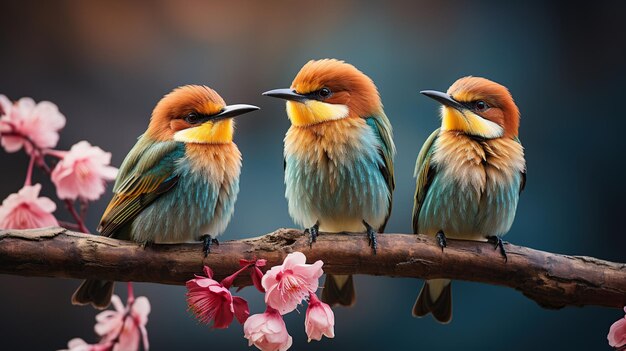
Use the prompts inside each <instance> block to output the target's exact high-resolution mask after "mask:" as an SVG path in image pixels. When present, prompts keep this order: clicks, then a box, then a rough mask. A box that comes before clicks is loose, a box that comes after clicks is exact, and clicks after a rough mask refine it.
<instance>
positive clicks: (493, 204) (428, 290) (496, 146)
mask: <svg viewBox="0 0 626 351" xmlns="http://www.w3.org/2000/svg"><path fill="white" fill-rule="evenodd" d="M421 93H422V94H424V95H426V96H428V97H430V98H432V99H435V100H437V101H438V102H439V103H441V104H442V107H441V118H442V123H441V128H439V129H437V130H435V131H434V132H433V133H432V134H431V135H430V137H428V139H427V140H426V142H425V143H424V146H423V147H422V150H421V151H420V153H419V156H418V158H417V164H416V166H415V176H416V178H417V189H416V192H415V206H414V209H413V232H414V233H416V234H417V233H420V234H427V235H433V236H436V238H437V242H438V243H439V245H440V246H441V248H442V250H443V248H444V247H445V246H446V237H447V238H455V239H464V240H477V241H485V240H487V241H490V242H492V243H494V244H495V247H496V249H497V248H500V252H501V253H502V255H503V256H504V258H505V259H506V252H505V250H504V246H503V245H502V239H501V237H502V236H503V235H504V234H506V232H508V231H509V229H510V228H511V225H512V224H513V219H514V218H515V210H516V208H517V202H518V199H519V195H520V192H521V191H522V189H523V188H524V184H525V183H526V161H525V160H524V148H523V147H522V144H521V143H520V140H519V138H518V128H519V116H520V114H519V110H518V108H517V106H516V105H515V102H514V101H513V97H512V96H511V93H509V91H508V89H507V88H506V87H504V86H502V85H500V84H498V83H495V82H492V81H490V80H487V79H485V78H479V77H471V76H470V77H464V78H461V79H459V80H457V81H456V82H455V83H454V84H452V86H451V87H450V88H449V89H448V92H447V93H441V92H437V91H432V90H425V91H422V92H421ZM428 313H432V314H433V316H434V317H435V319H437V320H438V321H439V322H442V323H447V322H449V321H450V320H451V318H452V293H451V288H450V280H447V279H433V280H428V281H427V282H426V283H425V284H424V286H423V287H422V291H421V292H420V294H419V297H418V298H417V301H416V302H415V306H414V307H413V315H414V316H417V317H421V316H424V315H427V314H428Z"/></svg>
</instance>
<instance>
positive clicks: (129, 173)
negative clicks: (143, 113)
mask: <svg viewBox="0 0 626 351" xmlns="http://www.w3.org/2000/svg"><path fill="white" fill-rule="evenodd" d="M184 154H185V148H184V145H183V144H182V143H178V142H174V141H172V142H169V141H167V142H158V141H152V140H149V139H148V138H147V137H145V136H142V137H140V138H139V141H137V144H135V146H134V147H133V149H132V150H131V151H130V152H129V153H128V156H126V159H125V160H124V162H123V163H122V166H121V167H120V173H119V176H118V178H117V180H116V181H115V186H114V187H113V192H114V195H113V198H112V199H111V202H110V203H109V205H108V206H107V208H106V210H105V211H104V214H103V215H102V219H101V220H100V225H99V226H98V231H99V232H100V234H101V235H106V236H113V235H114V234H115V232H116V231H117V230H118V229H120V228H121V227H123V226H124V225H125V224H127V223H129V222H130V221H132V220H133V219H134V218H135V217H136V216H137V215H138V214H139V213H140V212H141V211H142V210H143V209H144V208H146V207H147V206H148V205H150V203H152V201H154V200H156V199H157V198H158V197H159V196H160V195H161V194H163V193H165V192H167V191H168V190H170V189H172V188H173V187H174V186H175V185H176V183H177V181H178V177H177V176H175V175H174V170H175V167H176V160H178V159H180V158H181V157H183V156H184Z"/></svg>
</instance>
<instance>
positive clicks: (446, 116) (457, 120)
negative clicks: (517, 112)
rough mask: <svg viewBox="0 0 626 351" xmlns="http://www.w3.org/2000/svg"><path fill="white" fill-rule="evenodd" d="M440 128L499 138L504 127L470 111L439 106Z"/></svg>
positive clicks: (488, 137) (502, 133)
mask: <svg viewBox="0 0 626 351" xmlns="http://www.w3.org/2000/svg"><path fill="white" fill-rule="evenodd" d="M441 129H442V130H458V131H461V132H464V133H466V134H469V135H476V136H480V137H483V138H487V139H493V138H499V137H501V136H503V135H504V128H502V127H501V126H499V125H498V124H496V123H494V122H492V121H489V120H487V119H484V118H482V117H480V116H479V115H477V114H475V113H473V112H472V111H469V110H465V111H463V113H461V112H459V111H458V110H457V109H454V108H452V107H448V106H442V107H441Z"/></svg>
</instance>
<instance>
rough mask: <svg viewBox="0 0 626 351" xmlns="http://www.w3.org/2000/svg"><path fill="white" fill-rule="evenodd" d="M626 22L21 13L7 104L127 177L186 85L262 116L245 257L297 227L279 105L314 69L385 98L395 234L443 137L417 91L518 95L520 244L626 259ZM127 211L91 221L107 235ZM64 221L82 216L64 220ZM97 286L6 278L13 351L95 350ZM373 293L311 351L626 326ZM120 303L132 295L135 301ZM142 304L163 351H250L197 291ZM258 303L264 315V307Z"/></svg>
mask: <svg viewBox="0 0 626 351" xmlns="http://www.w3.org/2000/svg"><path fill="white" fill-rule="evenodd" d="M624 5H625V3H624V2H623V1H607V2H605V1H593V2H587V3H576V2H567V3H562V4H559V3H556V2H555V3H552V2H547V1H544V2H516V1H512V2H502V1H478V2H454V1H437V2H426V1H403V2H400V1H384V2H383V1H380V2H361V1H325V0H323V1H315V2H310V1H308V2H298V1H258V2H254V1H225V2H219V3H218V2H205V1H173V0H171V1H159V2H152V1H130V2H129V1H31V0H24V1H3V2H2V9H1V10H0V48H1V51H0V93H1V94H5V95H7V96H8V97H9V98H10V99H13V100H17V99H19V98H20V97H22V96H32V97H33V98H35V100H38V101H39V100H50V101H53V102H55V103H56V104H57V105H58V106H59V108H60V110H61V111H62V113H64V114H65V116H66V117H67V127H66V128H65V129H64V130H63V131H62V133H61V141H60V144H59V148H60V149H68V148H69V147H70V146H71V145H72V144H74V143H75V142H78V141H80V140H88V141H89V142H91V143H92V144H94V145H98V146H100V147H102V148H103V149H105V150H107V151H110V152H112V153H113V164H114V165H116V166H119V165H120V163H121V161H122V160H123V158H124V155H125V154H126V152H127V151H128V150H129V149H130V148H131V146H132V145H133V144H134V142H135V139H136V137H137V136H138V135H139V134H140V133H142V132H143V131H144V130H145V128H146V126H147V123H148V118H149V115H150V112H151V110H152V108H153V106H154V105H155V103H156V102H157V101H158V100H159V99H160V97H162V96H163V94H165V93H167V92H169V91H170V90H171V89H172V88H174V87H176V86H178V85H182V84H189V83H199V84H207V85H209V86H211V87H213V88H214V89H216V90H217V91H218V92H219V93H220V94H221V95H222V96H223V97H224V99H225V100H226V101H227V102H228V103H250V104H255V105H258V106H260V107H261V108H262V110H261V111H259V112H256V113H253V114H250V115H246V116H242V117H241V118H239V119H238V122H237V132H236V135H235V141H236V143H237V144H238V145H239V147H240V149H241V151H242V153H243V157H244V163H243V164H244V166H243V171H242V177H241V192H240V195H239V200H238V202H237V204H236V209H235V217H234V220H233V221H232V222H231V224H230V226H229V227H228V229H227V231H226V233H225V234H224V236H223V237H222V238H221V239H222V240H227V239H238V238H245V237H250V236H256V235H259V234H262V233H266V232H270V231H272V230H274V229H275V228H277V227H285V226H293V223H292V222H291V219H290V218H289V216H288V214H287V204H286V201H285V199H284V196H283V194H284V185H283V158H282V147H283V145H282V139H283V137H284V134H285V132H286V130H287V128H288V127H289V121H288V119H287V117H286V114H285V111H284V105H283V104H282V103H280V102H278V101H276V100H274V99H270V98H266V97H262V96H261V95H260V93H261V92H263V91H266V90H269V89H272V88H282V87H287V86H289V85H290V83H291V80H292V79H293V77H294V76H295V74H296V73H297V71H298V70H299V68H300V67H301V66H302V65H303V64H304V63H305V62H306V61H308V60H309V59H313V58H326V57H334V58H339V59H344V60H346V61H348V62H350V63H352V64H354V65H356V66H357V67H358V68H359V69H361V70H362V71H363V72H365V73H366V74H368V75H369V76H370V77H371V78H372V79H373V80H374V82H376V84H377V86H378V88H379V90H380V94H381V96H382V100H383V102H384V104H385V111H386V113H387V115H388V116H389V118H390V119H391V121H392V124H393V126H394V128H395V141H396V145H397V148H398V154H397V157H396V160H395V172H396V183H397V188H396V192H395V195H394V206H393V213H392V216H391V219H390V222H389V225H388V227H387V229H388V231H389V232H396V233H398V232H404V233H408V232H411V208H412V204H413V192H414V187H415V182H414V179H413V177H412V172H413V167H414V162H415V158H416V156H417V153H418V151H419V149H420V147H421V145H422V143H423V142H424V140H425V139H426V137H427V136H428V135H429V134H430V132H431V131H432V130H434V129H435V128H437V127H438V125H439V123H440V122H439V118H438V112H437V106H436V104H435V103H433V102H432V101H431V100H429V99H427V98H425V97H423V96H420V95H419V94H418V91H419V90H423V89H437V90H445V89H447V87H448V86H449V85H450V84H451V83H452V82H454V81H455V80H456V79H457V78H459V77H461V76H465V75H476V76H484V77H487V78H490V79H492V80H495V81H498V82H500V83H502V84H504V85H506V86H507V87H509V89H510V90H511V92H512V94H513V96H514V97H515V99H516V102H517V103H518V105H519V107H520V109H521V112H522V121H521V128H520V138H521V140H522V143H523V144H524V146H525V148H526V155H527V156H526V157H527V162H528V182H527V186H526V190H525V191H524V193H523V194H522V198H521V201H520V204H519V207H518V212H517V217H516V221H515V223H514V224H513V228H512V229H511V231H510V232H509V234H508V235H507V236H506V240H508V241H510V242H512V243H515V244H519V245H525V246H530V247H533V248H537V249H542V250H547V251H552V252H559V253H566V254H573V255H588V256H594V257H598V258H602V259H607V260H612V261H619V262H624V261H626V257H625V256H626V254H625V251H624V248H625V247H626V235H624V229H623V218H624V210H625V209H626V208H625V206H624V200H623V199H624V198H625V196H626V187H625V186H624V180H623V174H624V171H625V167H626V166H625V165H624V156H623V153H624V151H625V150H626V148H625V146H626V142H625V141H624V134H623V133H624V130H626V122H625V121H626V112H625V111H624V108H623V105H624V94H625V91H624V81H625V79H626V65H625V63H626V21H625V20H624V14H625V13H626V12H625V11H624V10H626V8H625V6H624ZM26 166H27V158H26V157H25V156H24V154H23V153H17V154H6V153H4V152H0V169H1V170H2V172H0V180H1V182H0V198H2V199H3V198H5V197H6V196H8V195H9V194H10V193H12V192H15V191H17V190H18V189H19V188H20V187H21V185H22V184H23V179H24V175H25V170H26ZM39 179H40V178H39ZM40 180H41V179H40ZM41 181H42V182H43V184H44V189H45V190H44V193H45V194H47V195H48V196H52V195H53V194H54V193H53V188H52V187H51V185H50V184H49V183H48V182H47V181H45V180H41ZM108 191H110V187H109V190H108ZM109 198H110V193H109V192H107V194H106V195H105V196H104V197H103V198H102V199H101V200H100V201H98V202H96V203H94V204H93V205H92V207H91V208H90V210H89V217H88V225H89V228H90V229H92V230H95V227H96V225H97V222H98V220H99V217H100V214H101V213H102V211H103V210H104V207H105V206H106V203H107V202H108V200H109ZM57 212H58V215H59V217H61V218H65V219H67V217H66V215H65V212H64V210H63V209H62V207H61V206H59V210H58V211H57ZM382 249H383V250H384V248H382ZM78 283H79V282H78V281H77V280H64V279H47V278H23V277H15V276H7V275H3V276H0V311H1V312H0V316H1V318H0V330H2V338H1V339H0V349H5V350H13V349H24V350H54V349H59V348H63V347H65V345H66V342H67V341H68V340H69V339H71V338H73V337H82V338H84V339H86V340H87V341H90V342H93V341H95V334H94V333H93V324H94V316H95V314H96V312H95V311H94V310H93V309H90V308H79V307H73V306H71V305H70V303H69V297H70V295H71V293H72V292H73V290H74V289H75V287H76V286H77V285H78ZM356 284H357V287H358V292H357V294H358V304H357V305H356V307H354V308H351V309H342V308H337V309H335V314H336V328H335V331H336V335H337V336H336V338H335V339H333V340H323V341H322V342H312V343H310V344H308V343H306V336H305V334H304V327H303V320H304V312H305V310H304V308H302V309H301V311H300V314H298V313H292V314H290V315H288V316H287V318H286V319H287V325H288V328H289V332H290V333H291V335H292V336H293V338H294V346H293V348H292V349H293V350H321V349H339V350H367V349H393V350H420V349H421V350H434V349H436V350H459V349H463V350H484V349H499V350H528V349H552V350H555V349H556V350H562V349H573V350H603V349H607V350H608V349H609V347H608V345H607V342H606V334H607V332H608V328H609V326H610V325H611V324H612V323H613V322H614V321H615V320H617V319H618V318H620V317H623V311H621V310H619V309H608V308H599V307H585V308H572V307H570V308H565V309H562V310H559V311H552V310H545V309H542V308H540V307H539V306H538V305H536V304H535V303H534V302H533V301H531V300H528V299H526V298H525V297H523V296H522V295H521V294H520V293H518V292H516V291H514V290H511V289H507V288H502V287H496V286H491V285H485V284H477V283H468V282H455V283H454V292H453V296H454V319H453V322H452V323H451V324H450V325H446V326H442V325H439V324H437V323H435V322H434V321H433V319H432V318H424V319H414V318H412V317H411V315H410V309H411V307H412V304H413V302H414V299H415V296H416V294H417V292H418V289H419V286H420V285H421V281H419V280H416V279H392V278H384V277H369V276H358V277H356ZM117 291H118V293H119V294H121V295H125V288H124V287H123V286H122V284H118V290H117ZM136 292H137V294H138V295H145V296H147V297H149V299H150V301H151V303H152V308H153V309H152V313H151V314H150V316H149V319H150V321H149V323H148V330H149V334H150V342H151V346H152V350H171V349H177V350H192V349H246V348H247V343H246V340H244V339H243V337H242V331H241V328H240V326H239V325H237V324H233V325H232V326H231V328H229V329H228V330H218V331H214V330H209V329H208V328H207V327H206V326H203V325H200V324H199V323H197V322H196V321H195V320H194V318H193V317H192V316H190V315H189V314H188V313H187V311H186V305H185V300H184V293H185V289H184V287H178V286H164V285H156V284H137V286H136ZM242 295H243V296H244V297H245V298H247V299H248V300H249V301H250V303H251V310H252V312H253V313H258V312H261V309H262V297H261V295H260V294H258V293H256V292H254V291H253V290H252V289H246V290H244V291H243V292H242Z"/></svg>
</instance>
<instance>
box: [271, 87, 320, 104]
mask: <svg viewBox="0 0 626 351" xmlns="http://www.w3.org/2000/svg"><path fill="white" fill-rule="evenodd" d="M261 95H263V96H271V97H275V98H279V99H285V100H291V101H297V102H305V101H307V100H309V98H308V97H307V96H305V95H302V94H298V93H296V91H295V90H293V89H274V90H270V91H266V92H264V93H263V94H261Z"/></svg>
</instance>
